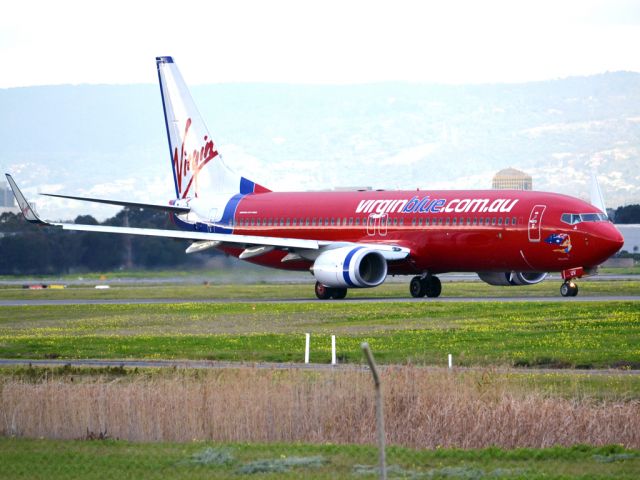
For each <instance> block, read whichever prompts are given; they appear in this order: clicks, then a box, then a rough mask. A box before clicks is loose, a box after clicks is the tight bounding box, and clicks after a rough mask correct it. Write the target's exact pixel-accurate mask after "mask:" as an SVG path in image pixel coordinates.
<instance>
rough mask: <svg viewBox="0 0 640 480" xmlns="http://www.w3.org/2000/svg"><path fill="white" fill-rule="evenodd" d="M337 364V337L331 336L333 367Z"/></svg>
mask: <svg viewBox="0 0 640 480" xmlns="http://www.w3.org/2000/svg"><path fill="white" fill-rule="evenodd" d="M335 364H336V336H335V335H331V365H335Z"/></svg>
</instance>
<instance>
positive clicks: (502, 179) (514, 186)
mask: <svg viewBox="0 0 640 480" xmlns="http://www.w3.org/2000/svg"><path fill="white" fill-rule="evenodd" d="M491 188H493V189H494V190H532V189H533V179H532V178H531V175H527V174H526V173H524V172H521V171H520V170H516V169H515V168H505V169H504V170H500V171H499V172H498V173H496V174H495V175H494V176H493V182H492V185H491Z"/></svg>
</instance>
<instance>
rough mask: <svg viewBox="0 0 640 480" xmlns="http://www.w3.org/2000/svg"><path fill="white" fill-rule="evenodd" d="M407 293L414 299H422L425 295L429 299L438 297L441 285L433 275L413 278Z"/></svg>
mask: <svg viewBox="0 0 640 480" xmlns="http://www.w3.org/2000/svg"><path fill="white" fill-rule="evenodd" d="M409 292H411V296H412V297H414V298H420V297H424V296H425V295H426V296H427V297H430V298H435V297H439V296H440V293H441V292H442V284H441V283H440V279H439V278H438V277H434V276H433V275H427V276H425V277H413V278H412V279H411V283H409Z"/></svg>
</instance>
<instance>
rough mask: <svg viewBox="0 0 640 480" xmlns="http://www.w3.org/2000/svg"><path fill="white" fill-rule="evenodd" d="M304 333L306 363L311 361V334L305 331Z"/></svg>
mask: <svg viewBox="0 0 640 480" xmlns="http://www.w3.org/2000/svg"><path fill="white" fill-rule="evenodd" d="M304 335H305V341H304V363H309V343H311V334H310V333H305V334H304Z"/></svg>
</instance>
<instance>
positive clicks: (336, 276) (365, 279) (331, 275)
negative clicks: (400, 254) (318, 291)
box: [311, 247, 387, 288]
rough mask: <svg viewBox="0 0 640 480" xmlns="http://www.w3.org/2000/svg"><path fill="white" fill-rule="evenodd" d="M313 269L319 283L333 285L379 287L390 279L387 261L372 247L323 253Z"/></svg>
mask: <svg viewBox="0 0 640 480" xmlns="http://www.w3.org/2000/svg"><path fill="white" fill-rule="evenodd" d="M311 271H312V272H313V276H314V277H316V280H318V282H320V283H321V284H323V285H325V286H327V287H331V288H337V287H340V288H343V287H351V288H353V287H358V288H367V287H377V286H378V285H380V284H381V283H382V282H384V280H385V278H387V261H386V260H385V258H384V256H383V255H382V254H381V253H380V252H378V251H377V250H373V249H371V248H366V247H341V248H336V249H334V250H327V251H326V252H322V253H321V254H320V255H319V256H318V258H316V261H315V262H314V264H313V267H311Z"/></svg>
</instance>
